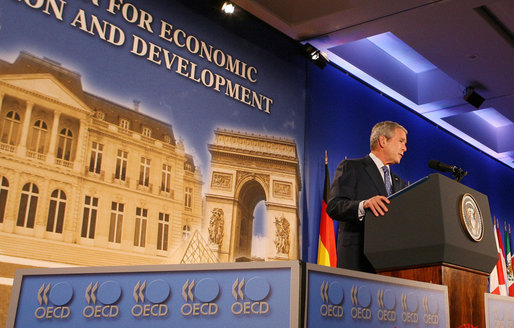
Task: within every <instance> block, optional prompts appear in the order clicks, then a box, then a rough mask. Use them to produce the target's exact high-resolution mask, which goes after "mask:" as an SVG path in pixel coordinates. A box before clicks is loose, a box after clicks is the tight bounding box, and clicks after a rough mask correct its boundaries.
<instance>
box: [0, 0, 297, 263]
mask: <svg viewBox="0 0 514 328" xmlns="http://www.w3.org/2000/svg"><path fill="white" fill-rule="evenodd" d="M0 25H1V28H0V45H1V47H0V104H1V107H0V108H1V112H0V115H1V117H0V136H1V140H0V180H1V190H0V203H1V206H0V249H1V250H2V252H1V256H2V259H1V260H2V262H3V263H5V264H6V265H11V266H12V267H13V268H17V267H20V266H30V265H36V266H37V265H42V266H49V265H53V264H59V265H87V266H95V265H128V264H131V265H133V264H158V263H198V262H203V263H205V262H227V261H250V260H288V259H298V258H299V257H300V253H301V251H300V238H299V235H300V234H299V230H300V229H301V215H300V213H301V211H300V210H299V209H300V207H301V203H302V202H301V197H300V196H301V190H302V188H303V186H302V179H301V176H302V170H303V168H302V158H303V140H304V129H305V128H304V117H305V112H304V90H305V70H304V66H303V65H298V60H293V58H283V57H280V56H279V55H278V54H277V53H275V52H272V51H270V50H269V49H266V48H263V47H261V46H260V45H258V44H255V43H252V42H251V41H250V40H248V39H247V38H241V37H239V36H238V35H236V34H234V33H233V32H231V31H230V30H228V29H225V28H224V27H222V26H221V25H219V24H216V23H215V22H214V21H212V20H211V19H210V18H209V17H207V16H204V15H200V14H198V13H197V12H196V11H194V10H191V9H189V8H188V7H185V6H183V5H182V4H181V3H180V2H173V1H167V2H166V4H163V3H160V2H159V1H153V2H148V1H145V2H141V1H137V2H136V1H131V2H130V1H123V0H88V1H62V0H38V1H33V0H32V1H31V0H26V1H25V0H23V1H18V0H13V1H11V0H9V1H3V2H2V4H1V5H0ZM269 41H270V42H272V41H273V40H269ZM299 62H300V63H303V60H300V61H299ZM29 260H37V261H40V262H37V264H35V263H36V262H30V261H29Z"/></svg>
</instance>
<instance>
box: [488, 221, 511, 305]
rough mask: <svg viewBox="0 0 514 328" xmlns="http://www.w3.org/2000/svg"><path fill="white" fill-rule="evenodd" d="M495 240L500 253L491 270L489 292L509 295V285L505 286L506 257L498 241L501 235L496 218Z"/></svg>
mask: <svg viewBox="0 0 514 328" xmlns="http://www.w3.org/2000/svg"><path fill="white" fill-rule="evenodd" d="M493 228H494V241H495V242H496V251H497V253H498V261H497V262H496V265H495V267H494V269H493V272H491V275H490V276H489V292H490V293H491V294H496V295H504V296H507V287H506V286H505V274H504V272H505V259H504V257H503V249H502V248H503V247H502V248H500V244H499V241H498V236H500V238H499V239H500V240H501V235H499V234H498V232H499V229H498V226H497V225H496V220H495V221H494V227H493Z"/></svg>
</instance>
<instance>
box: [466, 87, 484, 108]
mask: <svg viewBox="0 0 514 328" xmlns="http://www.w3.org/2000/svg"><path fill="white" fill-rule="evenodd" d="M464 100H466V101H467V102H468V103H469V104H471V105H472V106H473V107H475V108H479V107H480V105H482V103H483V102H484V98H483V97H482V96H481V95H479V94H478V93H476V92H475V88H473V87H467V88H466V89H465V90H464Z"/></svg>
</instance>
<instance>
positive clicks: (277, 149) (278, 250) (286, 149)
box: [202, 129, 301, 262]
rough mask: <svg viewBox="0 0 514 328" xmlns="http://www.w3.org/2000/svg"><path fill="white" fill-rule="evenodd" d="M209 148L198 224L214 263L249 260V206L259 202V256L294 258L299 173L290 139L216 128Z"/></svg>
mask: <svg viewBox="0 0 514 328" xmlns="http://www.w3.org/2000/svg"><path fill="white" fill-rule="evenodd" d="M209 151H210V153H211V156H212V159H211V167H210V172H209V176H208V179H209V180H208V186H207V191H206V194H205V207H204V211H205V212H204V217H205V220H204V222H205V224H204V226H203V228H202V229H203V233H204V236H207V237H208V238H207V239H208V243H209V247H210V248H211V250H213V251H214V252H215V253H217V254H218V257H219V260H220V262H233V261H245V260H251V253H252V236H253V233H252V231H253V226H254V210H255V208H256V206H257V204H258V203H259V202H261V201H264V204H265V209H266V210H265V217H264V221H265V222H264V226H265V228H264V234H265V246H264V247H265V250H261V251H260V253H261V254H262V253H264V254H265V258H264V259H263V260H290V259H298V258H299V247H298V226H299V216H298V197H299V192H300V190H301V178H300V169H299V161H298V154H297V149H296V143H295V141H294V140H292V139H286V138H278V137H271V136H262V135H255V134H250V133H242V132H235V131H229V130H223V129H217V130H215V131H214V142H213V143H212V144H210V145H209ZM260 247H263V246H262V244H261V246H260Z"/></svg>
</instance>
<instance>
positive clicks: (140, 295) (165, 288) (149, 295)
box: [131, 279, 170, 318]
mask: <svg viewBox="0 0 514 328" xmlns="http://www.w3.org/2000/svg"><path fill="white" fill-rule="evenodd" d="M132 296H133V297H134V300H135V301H136V305H134V306H133V307H132V311H131V313H132V315H133V316H134V317H136V318H152V317H153V318H155V317H165V316H167V315H168V311H169V309H168V305H167V304H163V302H165V301H166V300H167V299H168V297H169V296H170V285H168V283H167V282H165V281H164V280H161V279H157V280H153V281H151V282H150V283H149V284H148V285H147V284H146V280H144V281H143V282H141V281H138V282H137V284H136V285H135V286H134V290H133V293H132ZM145 296H146V297H145ZM145 300H147V301H149V302H150V303H151V304H148V303H145Z"/></svg>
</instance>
